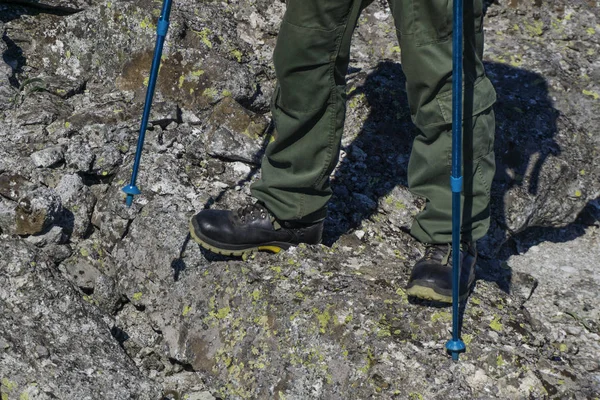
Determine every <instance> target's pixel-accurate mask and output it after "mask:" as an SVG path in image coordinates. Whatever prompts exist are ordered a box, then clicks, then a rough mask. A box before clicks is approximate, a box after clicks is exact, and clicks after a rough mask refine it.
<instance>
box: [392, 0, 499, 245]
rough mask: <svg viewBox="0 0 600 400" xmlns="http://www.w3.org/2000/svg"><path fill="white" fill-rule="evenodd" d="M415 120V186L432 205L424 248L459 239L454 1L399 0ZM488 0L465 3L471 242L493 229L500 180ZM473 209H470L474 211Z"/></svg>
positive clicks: (466, 233) (421, 235)
mask: <svg viewBox="0 0 600 400" xmlns="http://www.w3.org/2000/svg"><path fill="white" fill-rule="evenodd" d="M392 10H393V13H394V18H395V21H396V26H397V31H398V39H399V41H400V48H401V55H402V67H403V69H404V73H405V74H406V80H407V85H406V86H407V93H408V101H409V105H410V109H411V115H412V119H413V121H414V123H415V125H416V126H417V128H418V129H419V135H418V136H417V137H416V138H415V141H414V143H413V149H412V153H411V158H410V162H409V169H408V182H409V186H410V189H411V190H412V191H413V192H414V193H415V194H418V195H420V196H422V197H425V198H426V200H427V203H426V208H425V210H424V211H423V212H421V213H420V214H419V215H418V216H417V217H416V219H415V222H414V224H413V226H412V229H411V233H412V235H413V236H414V237H416V238H417V239H418V240H419V241H421V242H423V243H450V242H451V241H452V223H451V220H452V200H451V190H450V174H451V167H452V148H451V146H452V112H451V111H452V96H451V95H452V1H451V0H408V1H407V0H392ZM482 17H483V16H482V0H466V1H465V18H464V25H465V30H464V36H465V46H464V47H465V51H464V71H465V77H464V78H465V79H464V81H465V98H464V112H465V114H464V115H465V116H466V117H465V119H464V128H463V129H464V133H463V143H464V147H463V158H464V174H463V175H464V180H465V185H464V191H463V200H464V202H465V204H464V207H463V208H464V210H463V213H462V215H463V216H464V218H463V237H464V238H465V239H467V240H477V239H479V238H481V237H483V236H484V235H485V233H486V232H487V229H488V226H489V196H490V187H491V183H492V178H493V176H494V168H495V166H494V153H493V147H494V130H495V128H494V112H493V110H492V108H491V107H492V105H493V104H494V102H495V99H496V94H495V91H494V88H493V86H492V84H491V82H490V81H489V79H488V78H487V77H486V76H485V71H484V67H483V62H482V53H483V30H482ZM467 208H468V209H467Z"/></svg>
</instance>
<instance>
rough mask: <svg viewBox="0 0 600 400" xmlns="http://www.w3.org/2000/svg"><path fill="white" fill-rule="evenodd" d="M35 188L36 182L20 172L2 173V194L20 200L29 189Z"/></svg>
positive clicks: (0, 192) (0, 189)
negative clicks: (32, 181) (30, 180)
mask: <svg viewBox="0 0 600 400" xmlns="http://www.w3.org/2000/svg"><path fill="white" fill-rule="evenodd" d="M33 188H34V184H33V183H31V182H29V181H28V180H27V179H25V178H24V177H22V176H21V175H18V174H12V173H6V174H2V175H0V195H2V196H4V197H6V198H8V199H10V200H13V201H18V200H19V199H20V198H21V197H23V196H24V195H25V193H27V192H28V191H31V190H32V189H33Z"/></svg>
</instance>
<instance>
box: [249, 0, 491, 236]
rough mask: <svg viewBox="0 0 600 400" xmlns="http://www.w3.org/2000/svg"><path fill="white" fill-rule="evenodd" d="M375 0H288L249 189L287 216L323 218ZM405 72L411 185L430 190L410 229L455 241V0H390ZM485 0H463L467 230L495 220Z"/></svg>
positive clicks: (422, 192)
mask: <svg viewBox="0 0 600 400" xmlns="http://www.w3.org/2000/svg"><path fill="white" fill-rule="evenodd" d="M371 1H372V0H287V10H286V12H285V15H284V18H283V22H282V25H281V29H280V31H279V36H278V39H277V44H276V47H275V52H274V56H273V58H274V64H275V72H276V75H277V81H278V84H277V86H276V89H275V93H274V94H273V102H272V115H273V119H274V123H275V130H276V133H275V140H274V141H273V142H271V143H270V144H269V145H268V147H267V149H266V153H265V157H264V158H263V161H262V167H261V178H260V179H259V180H258V181H257V182H256V183H255V184H254V185H253V186H252V188H251V191H252V195H253V196H254V197H255V198H257V199H258V200H261V201H262V202H264V203H265V205H266V206H267V208H268V209H269V210H270V211H271V212H272V213H273V214H274V215H275V216H276V217H277V218H279V219H281V220H299V221H304V222H316V221H319V220H322V219H324V218H325V215H326V205H327V202H328V200H329V199H330V197H331V195H332V190H331V187H330V183H329V176H330V174H331V173H332V171H333V170H334V167H335V166H336V164H337V162H338V158H339V152H340V145H341V137H342V131H343V127H344V118H345V112H346V87H345V75H346V72H347V69H348V63H349V58H350V55H349V53H350V41H351V38H352V33H353V31H354V28H355V27H356V23H357V21H358V18H359V16H360V13H361V11H362V10H363V9H364V7H366V6H367V5H368V3H370V2H371ZM390 6H391V10H392V13H393V16H394V22H395V24H396V32H397V36H398V40H399V42H400V48H401V61H402V67H403V70H404V73H405V74H406V82H407V83H406V89H407V95H408V103H409V106H410V112H411V117H412V120H413V122H414V124H415V125H416V126H417V128H418V130H419V134H418V136H417V137H416V138H415V140H414V143H413V148H412V153H411V156H410V161H409V166H408V183H409V187H410V189H411V191H412V192H413V193H415V194H417V195H419V196H422V197H425V198H426V206H425V209H424V210H423V211H422V212H421V213H419V214H418V215H417V216H416V218H415V221H414V223H413V226H412V229H411V234H412V235H413V236H414V237H415V238H416V239H418V240H419V241H421V242H424V243H450V242H451V241H452V223H451V219H452V217H451V216H452V207H451V205H452V200H451V190H450V174H451V164H452V149H451V143H452V129H451V128H452V112H451V110H452V96H451V93H452V0H390ZM482 20H483V6H482V0H465V15H464V25H465V31H464V36H465V39H464V48H465V50H464V82H465V84H464V96H463V97H464V115H465V117H464V133H463V142H464V149H463V162H464V164H463V176H464V188H463V193H462V203H463V212H462V216H463V222H462V226H463V228H462V229H463V232H462V233H463V238H464V239H466V240H477V239H479V238H481V237H483V236H484V235H485V234H486V232H487V230H488V227H489V216H490V212H489V197H490V186H491V183H492V178H493V176H494V170H495V164H494V152H493V146H494V130H495V122H494V113H493V110H492V105H493V104H494V102H495V100H496V93H495V91H494V88H493V86H492V83H491V82H490V80H489V79H488V78H487V77H486V76H485V71H484V67H483V63H482V53H483V29H482Z"/></svg>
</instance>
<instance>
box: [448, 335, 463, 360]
mask: <svg viewBox="0 0 600 400" xmlns="http://www.w3.org/2000/svg"><path fill="white" fill-rule="evenodd" d="M466 349H467V346H466V345H465V342H463V341H462V340H460V339H456V340H454V339H452V340H448V342H446V350H448V352H449V353H451V354H452V360H453V361H458V355H459V354H460V353H462V352H463V351H465V350H466Z"/></svg>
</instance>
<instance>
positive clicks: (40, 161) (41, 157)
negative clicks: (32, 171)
mask: <svg viewBox="0 0 600 400" xmlns="http://www.w3.org/2000/svg"><path fill="white" fill-rule="evenodd" d="M64 157H65V152H64V150H63V148H62V147H60V146H54V147H48V148H46V149H43V150H40V151H36V152H35V153H32V154H31V161H33V163H34V164H35V166H36V167H51V166H53V165H56V164H58V163H59V162H61V161H63V160H64Z"/></svg>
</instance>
